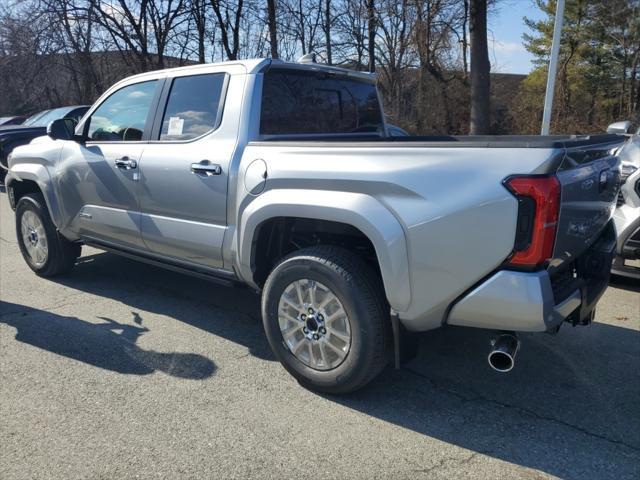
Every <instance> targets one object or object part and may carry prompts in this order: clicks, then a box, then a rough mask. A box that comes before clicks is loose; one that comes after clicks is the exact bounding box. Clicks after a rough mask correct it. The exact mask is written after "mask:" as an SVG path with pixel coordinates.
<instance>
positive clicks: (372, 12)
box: [367, 0, 376, 73]
mask: <svg viewBox="0 0 640 480" xmlns="http://www.w3.org/2000/svg"><path fill="white" fill-rule="evenodd" d="M367 33H368V36H369V46H368V48H367V52H368V54H369V71H370V72H371V73H373V72H375V71H376V6H375V0H367Z"/></svg>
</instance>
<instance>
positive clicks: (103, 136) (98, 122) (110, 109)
mask: <svg viewBox="0 0 640 480" xmlns="http://www.w3.org/2000/svg"><path fill="white" fill-rule="evenodd" d="M156 82H157V81H156V80H151V81H149V82H142V83H136V84H134V85H129V86H126V87H123V88H121V89H120V90H118V91H117V92H115V93H113V94H112V95H111V96H110V97H108V98H107V99H106V100H105V101H104V102H102V104H101V105H100V106H99V107H98V108H97V109H96V110H95V111H94V112H93V114H92V115H91V118H90V119H89V130H88V136H87V140H89V141H94V142H123V141H136V140H141V139H142V133H143V132H144V129H145V124H146V121H147V115H148V114H149V108H150V107H151V102H152V101H153V95H154V93H155V89H156Z"/></svg>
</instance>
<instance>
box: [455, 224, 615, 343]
mask: <svg viewBox="0 0 640 480" xmlns="http://www.w3.org/2000/svg"><path fill="white" fill-rule="evenodd" d="M615 248H616V238H615V230H614V229H613V226H612V225H609V226H608V227H607V228H606V229H605V231H604V233H603V234H602V236H601V237H600V238H599V240H598V241H596V242H595V243H594V245H593V246H592V247H591V248H589V250H587V251H586V252H585V253H584V254H583V255H581V256H580V257H579V258H578V259H576V260H575V261H574V262H573V263H572V265H571V268H570V269H569V270H566V271H565V272H564V274H563V275H561V276H559V275H556V276H555V277H551V276H550V274H549V272H548V271H547V270H541V271H537V272H518V271H512V270H500V271H498V272H496V273H495V274H493V275H492V276H490V277H489V278H488V279H486V280H484V281H483V282H482V283H480V284H479V285H478V286H476V287H475V288H474V289H473V290H471V291H470V292H469V293H467V294H466V295H465V296H463V297H462V298H461V299H460V300H459V301H458V302H456V303H455V305H454V306H453V308H452V309H451V311H450V313H449V316H448V320H447V324H449V325H458V326H464V327H476V328H487V329H493V330H513V331H519V332H545V331H549V330H553V329H555V328H556V327H558V326H559V325H560V324H561V323H562V322H563V321H565V320H568V321H570V322H572V323H574V324H577V323H588V322H589V321H591V319H592V317H593V315H594V312H595V306H596V303H597V302H598V300H599V299H600V297H601V296H602V294H603V293H604V290H605V289H606V288H607V285H608V283H609V276H610V269H611V262H612V260H613V257H614V255H615Z"/></svg>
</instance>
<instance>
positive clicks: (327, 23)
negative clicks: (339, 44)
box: [323, 0, 333, 65]
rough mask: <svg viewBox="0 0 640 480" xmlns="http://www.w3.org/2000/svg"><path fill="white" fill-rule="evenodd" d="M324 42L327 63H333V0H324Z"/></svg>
mask: <svg viewBox="0 0 640 480" xmlns="http://www.w3.org/2000/svg"><path fill="white" fill-rule="evenodd" d="M323 28H324V39H325V41H324V43H325V48H326V57H327V63H328V64H329V65H333V57H332V52H331V0H325V2H324V25H323Z"/></svg>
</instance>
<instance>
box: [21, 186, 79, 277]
mask: <svg viewBox="0 0 640 480" xmlns="http://www.w3.org/2000/svg"><path fill="white" fill-rule="evenodd" d="M26 212H33V213H34V214H35V215H36V216H37V217H38V219H39V220H40V222H41V223H42V226H43V228H44V232H45V236H46V241H47V255H46V260H45V261H43V262H42V263H41V264H39V262H37V261H36V260H35V259H33V258H32V257H31V255H30V254H29V251H28V249H27V247H26V246H25V239H24V238H23V236H22V233H21V225H22V217H23V216H24V215H25V213H26ZM16 235H17V237H18V246H19V247H20V252H21V253H22V257H23V258H24V260H25V262H27V265H29V268H31V270H33V271H34V272H35V273H37V274H38V275H40V276H42V277H53V276H56V275H61V274H63V273H67V272H69V271H70V270H71V269H72V268H73V266H74V265H75V263H76V260H77V259H78V257H79V256H80V250H81V248H82V247H81V245H80V244H78V243H73V242H70V241H69V240H67V239H66V238H64V237H63V236H62V235H60V233H59V232H58V230H57V229H56V227H55V225H54V224H53V222H52V221H51V216H50V215H49V210H48V209H47V206H46V204H45V201H44V197H43V196H42V194H40V193H29V194H27V195H24V196H23V197H21V198H20V200H19V201H18V205H17V206H16Z"/></svg>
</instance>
